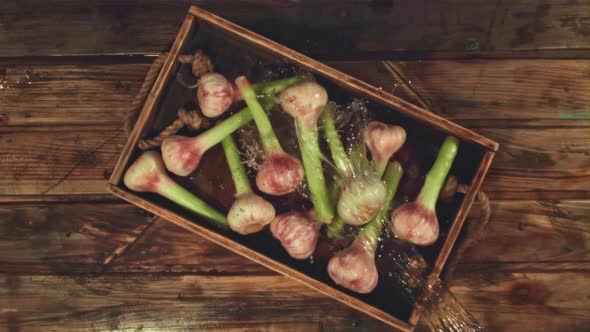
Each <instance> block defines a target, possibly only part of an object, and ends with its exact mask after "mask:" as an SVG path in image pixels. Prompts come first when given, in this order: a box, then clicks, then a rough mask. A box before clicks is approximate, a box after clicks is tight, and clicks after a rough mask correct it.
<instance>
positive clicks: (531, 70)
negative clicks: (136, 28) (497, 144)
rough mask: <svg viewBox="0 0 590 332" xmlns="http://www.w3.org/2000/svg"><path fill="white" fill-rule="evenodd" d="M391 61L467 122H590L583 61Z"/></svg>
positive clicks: (588, 79)
mask: <svg viewBox="0 0 590 332" xmlns="http://www.w3.org/2000/svg"><path fill="white" fill-rule="evenodd" d="M392 64H393V65H394V66H395V67H396V68H398V69H399V70H400V72H401V74H402V75H403V76H404V77H405V79H407V80H408V81H409V82H411V83H412V87H413V88H414V89H415V90H416V91H417V92H418V93H419V94H420V95H421V96H422V97H423V98H424V99H425V100H426V101H427V102H428V104H429V106H430V108H431V109H432V110H433V111H434V112H435V113H437V114H439V115H441V116H443V117H445V118H448V119H451V120H456V121H458V122H459V123H461V124H463V125H466V126H468V127H474V126H477V127H491V126H496V127H514V126H539V125H540V126H551V125H553V126H565V125H567V126H585V127H588V126H590V96H589V95H588V93H587V92H588V91H590V61H587V60H561V61H554V60H541V59H537V60H534V61H529V60H502V61H487V60H480V61H413V62H401V63H400V62H393V63H392ZM555 120H559V121H555Z"/></svg>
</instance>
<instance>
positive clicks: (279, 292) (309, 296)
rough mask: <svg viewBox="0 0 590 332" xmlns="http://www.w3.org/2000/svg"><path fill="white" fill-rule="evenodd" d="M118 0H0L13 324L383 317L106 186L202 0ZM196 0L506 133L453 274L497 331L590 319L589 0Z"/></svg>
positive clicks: (183, 324) (4, 274)
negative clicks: (483, 204)
mask: <svg viewBox="0 0 590 332" xmlns="http://www.w3.org/2000/svg"><path fill="white" fill-rule="evenodd" d="M118 3H119V4H118V5H117V4H115V2H114V1H101V2H99V1H90V2H84V3H83V4H82V3H80V2H78V1H57V2H52V3H51V5H50V4H49V2H44V1H33V0H29V1H19V2H1V3H0V46H1V47H0V273H1V277H0V285H1V287H0V330H2V331H4V330H6V331H66V330H67V331H86V330H96V331H104V330H113V331H118V330H137V331H141V330H146V331H147V330H176V331H185V330H197V329H198V330H209V331H219V330H227V331H233V330H235V331H238V330H262V331H270V330H274V331H284V330H290V331H333V330H343V331H365V330H369V331H380V330H383V331H385V330H388V329H387V327H386V326H385V325H383V324H381V323H379V322H377V321H375V320H373V319H370V318H368V317H366V316H364V315H362V314H360V313H358V312H356V311H354V310H352V309H349V308H347V307H345V306H343V305H341V304H339V303H337V302H335V301H332V300H330V299H328V298H326V297H324V296H321V295H318V294H316V293H315V292H313V291H310V290H308V289H306V288H305V287H303V286H300V285H298V284H296V283H294V282H292V281H290V280H289V279H287V278H284V277H281V276H277V275H276V274H275V273H273V272H271V271H269V270H267V269H265V268H263V267H260V266H258V265H256V264H254V263H252V262H250V261H248V260H246V259H244V258H242V257H240V256H238V255H236V254H233V253H231V252H229V251H227V250H225V249H222V248H220V247H218V246H215V245H213V244H211V243H209V242H208V241H206V240H204V239H202V238H199V237H196V236H194V235H192V234H189V233H187V232H186V231H183V230H182V229H180V228H178V227H177V226H174V225H171V224H169V223H167V222H166V221H165V220H161V219H157V218H156V219H154V218H152V216H150V215H148V214H146V213H144V212H142V211H141V210H140V209H138V208H135V207H133V206H130V205H127V204H124V203H121V202H119V201H117V200H116V199H114V198H113V197H112V196H110V195H109V194H107V193H106V191H105V186H106V179H107V178H108V176H109V175H110V171H111V170H112V167H113V166H114V163H115V162H116V158H117V156H118V154H119V152H120V149H121V147H122V144H123V143H124V142H125V137H124V134H123V132H122V129H121V128H122V121H123V119H124V116H125V112H126V110H127V109H128V107H129V106H130V104H131V101H132V100H133V97H134V96H135V94H136V92H137V91H138V89H139V86H140V85H141V83H142V81H143V77H144V75H145V73H146V71H147V69H148V67H149V63H151V61H152V60H153V57H151V56H145V55H153V54H158V53H160V52H162V51H165V50H166V49H167V48H169V46H170V43H171V42H172V40H173V37H174V35H175V34H176V32H177V29H178V26H179V24H180V22H181V21H182V19H183V16H184V12H185V10H186V8H187V4H188V3H189V1H164V0H161V1H140V0H135V1H131V0H129V1H123V2H118ZM192 3H198V4H202V5H203V6H204V7H205V8H209V9H212V10H213V11H215V12H217V13H219V14H220V15H222V16H225V17H227V18H230V19H232V20H235V21H236V22H239V23H242V24H244V25H246V26H248V27H252V28H253V29H254V30H255V31H258V32H261V33H263V34H266V35H267V36H270V37H272V38H274V39H276V40H279V41H281V42H284V43H285V44H287V45H289V46H291V47H294V48H296V49H298V50H300V51H303V52H305V53H308V54H311V55H313V56H317V57H319V58H321V59H323V60H325V61H328V62H329V63H330V64H331V65H333V66H335V67H337V68H339V69H341V70H343V71H345V72H348V73H351V74H353V75H355V76H357V77H359V78H362V79H364V80H367V81H368V82H370V83H373V84H375V85H378V86H381V87H383V88H384V89H386V90H387V91H390V92H393V93H395V94H399V95H402V96H403V92H402V91H401V90H400V88H399V82H398V81H396V80H395V79H394V76H393V75H392V73H391V68H392V67H395V68H397V69H398V70H399V74H401V76H402V77H403V78H404V79H405V80H406V81H408V82H411V84H410V86H411V87H412V88H413V89H415V91H417V92H418V93H419V94H420V95H421V96H422V97H423V99H424V101H425V102H426V103H428V104H429V105H430V106H431V107H432V109H433V111H434V112H436V113H437V114H441V115H443V116H445V117H447V118H449V119H452V120H454V121H457V122H458V123H460V124H462V125H464V126H466V127H468V128H471V129H474V130H476V131H478V132H480V133H482V134H484V135H486V136H488V137H490V138H492V139H494V140H496V141H498V142H499V143H500V144H501V149H500V150H499V152H498V154H497V157H496V159H495V161H494V164H493V166H492V169H491V171H490V174H489V176H488V178H487V180H486V182H485V183H484V189H485V191H486V192H487V193H489V196H490V197H491V198H492V219H491V221H490V224H489V226H488V228H487V229H486V230H485V231H484V232H483V233H482V234H481V236H480V241H479V244H478V245H477V246H476V247H474V248H472V249H471V250H469V251H467V252H466V253H465V255H464V257H463V259H462V261H461V263H460V264H459V267H458V268H457V270H456V272H455V277H454V279H453V280H452V281H451V289H452V291H453V292H454V293H455V295H456V296H457V298H458V299H459V300H460V301H461V302H462V303H463V304H464V305H465V307H466V308H467V309H468V310H469V311H471V312H472V313H473V314H474V315H475V316H476V317H477V318H478V319H480V320H481V321H482V322H483V323H484V324H486V325H487V326H488V327H489V328H490V330H491V331H540V330H543V331H587V330H588V328H589V327H590V317H589V315H590V277H589V275H590V274H589V272H590V257H589V251H588V247H589V245H590V235H589V227H590V226H589V223H590V104H589V99H590V97H589V96H590V95H589V94H588V91H590V53H589V51H590V41H589V38H590V30H589V26H590V16H589V15H590V4H589V3H588V1H565V0H564V1H557V0H555V1H525V0H520V1H511V2H508V1H483V0H482V1H449V2H447V4H446V5H442V2H439V1H425V0H423V1H419V4H417V3H416V1H411V2H410V1H408V2H405V1H393V2H391V3H390V2H389V1H357V2H354V3H353V2H346V3H345V4H339V5H335V3H334V2H329V1H322V2H320V3H322V4H324V5H325V4H326V3H330V4H332V5H331V6H328V7H325V6H324V7H322V8H327V9H325V10H327V13H326V14H324V15H322V18H321V19H318V15H319V12H320V10H319V9H318V8H319V7H318V6H319V5H318V4H316V3H315V2H314V3H307V2H300V1H270V0H249V1H244V2H240V4H236V3H232V2H229V1H217V2H215V1H201V2H198V1H193V2H192ZM368 21H370V22H371V24H368V23H367V22H368ZM146 23H149V24H146ZM303 27H305V28H303ZM278 31H280V32H281V33H280V34H279V32H278ZM288 31H297V34H292V33H286V32H288ZM334 31H338V33H337V34H336V35H337V37H336V38H332V37H333V36H334V35H335V33H334ZM376 31H379V33H376ZM383 31H388V32H387V33H383ZM156 32H157V33H156ZM283 32H284V33H283ZM306 36H307V37H306ZM129 54H132V56H129ZM55 55H60V56H59V57H55ZM392 65H393V66H392ZM477 214H478V209H477V207H475V208H474V210H473V212H472V215H471V216H470V218H476V217H477Z"/></svg>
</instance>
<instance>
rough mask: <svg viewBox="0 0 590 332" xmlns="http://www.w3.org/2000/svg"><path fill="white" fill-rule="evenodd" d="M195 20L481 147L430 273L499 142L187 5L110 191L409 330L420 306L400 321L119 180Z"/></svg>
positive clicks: (441, 260)
mask: <svg viewBox="0 0 590 332" xmlns="http://www.w3.org/2000/svg"><path fill="white" fill-rule="evenodd" d="M198 22H205V23H207V24H210V25H212V26H214V27H216V28H218V29H220V30H222V31H224V32H227V33H229V34H231V35H232V36H233V37H236V38H238V39H239V40H241V41H243V42H244V43H248V44H250V45H252V46H254V47H258V48H262V49H265V50H266V51H269V52H271V53H274V54H276V55H277V56H280V57H283V58H285V59H288V60H289V61H291V62H292V63H294V64H297V65H299V66H301V67H303V68H306V69H308V70H309V71H311V72H313V73H314V74H316V75H320V76H323V77H324V78H327V79H329V80H331V81H334V82H337V83H338V84H339V85H341V86H344V87H345V88H346V89H348V90H349V91H352V92H354V93H357V94H360V95H363V96H366V97H367V98H369V99H372V100H375V101H378V102H380V103H381V104H383V105H385V106H387V107H389V108H392V109H394V110H395V111H398V112H400V113H402V114H404V115H406V116H408V117H410V118H413V119H414V120H416V121H419V122H423V123H427V124H428V125H430V126H431V127H433V128H435V129H438V130H440V131H442V132H445V133H448V134H450V135H454V136H456V137H458V138H459V139H460V140H462V141H468V142H471V143H474V144H476V145H479V146H480V147H482V148H484V149H485V152H484V154H483V157H482V160H481V162H480V164H479V166H478V168H477V171H476V173H475V175H474V177H473V181H472V183H471V186H470V187H469V189H468V190H467V192H466V193H465V197H464V199H463V202H462V204H461V206H460V208H459V211H458V212H457V214H456V217H455V220H454V221H453V223H452V226H451V228H450V229H449V232H448V234H447V238H446V239H445V241H444V243H443V245H442V247H441V250H440V252H439V253H438V256H437V259H436V261H435V263H434V266H433V270H432V272H431V277H437V276H438V275H439V274H440V272H441V271H442V269H443V268H444V265H445V262H446V261H447V258H448V257H449V254H450V253H451V250H452V248H453V246H454V244H455V241H456V240H457V237H458V235H459V232H460V230H461V228H462V227H463V223H464V221H465V218H466V216H467V213H468V211H469V209H470V207H471V204H472V203H473V200H474V198H475V196H476V194H477V192H478V191H479V189H480V187H481V184H482V182H483V179H484V177H485V175H486V173H487V172H488V169H489V167H490V164H491V162H492V159H493V157H494V154H495V152H496V151H497V150H498V144H497V143H496V142H494V141H491V140H489V139H487V138H485V137H483V136H481V135H479V134H476V133H474V132H472V131H470V130H468V129H466V128H463V127H461V126H459V125H457V124H455V123H453V122H451V121H448V120H446V119H444V118H441V117H439V116H437V115H434V114H432V113H431V112H429V111H427V110H425V109H422V108H420V107H418V106H416V105H413V104H411V103H409V102H407V101H405V100H402V99H400V98H398V97H395V96H393V95H390V94H388V93H386V92H383V91H382V90H380V89H377V88H376V87H374V86H371V85H369V84H367V83H365V82H362V81H360V80H358V79H355V78H353V77H351V76H349V75H347V74H344V73H342V72H340V71H338V70H335V69H333V68H330V67H328V66H326V65H324V64H321V63H319V62H317V61H315V60H312V59H310V58H308V57H306V56H304V55H302V54H300V53H297V52H295V51H293V50H291V49H289V48H287V47H285V46H282V45H280V44H277V43H275V42H273V41H271V40H269V39H267V38H264V37H262V36H260V35H258V34H255V33H253V32H251V31H249V30H247V29H245V28H243V27H240V26H238V25H235V24H233V23H231V22H229V21H227V20H224V19H222V18H220V17H218V16H216V15H213V14H211V13H209V12H207V11H204V10H202V9H200V8H197V7H194V6H193V7H191V8H190V9H189V12H188V14H187V16H186V18H185V20H184V22H183V24H182V26H181V28H180V31H179V33H178V35H177V36H176V40H175V41H174V44H173V45H172V48H171V49H170V52H169V54H168V57H167V59H166V61H165V63H164V65H163V67H162V69H161V71H160V73H159V75H158V78H157V79H156V81H155V84H154V85H153V87H152V90H151V92H150V94H149V96H148V97H147V99H146V102H145V104H144V106H143V109H142V112H141V114H140V116H139V118H138V120H137V123H136V125H135V128H134V129H133V131H132V133H131V134H130V136H129V139H128V141H127V144H126V145H125V147H124V148H123V152H122V153H121V156H120V157H119V160H118V162H117V165H116V166H115V168H114V170H113V173H112V176H111V178H110V179H109V184H108V190H109V191H110V192H111V193H113V194H115V195H116V196H119V197H120V198H122V199H124V200H126V201H128V202H130V203H132V204H135V205H137V206H139V207H141V208H143V209H145V210H147V211H150V212H152V213H154V214H156V215H158V216H160V217H163V218H165V219H167V220H169V221H171V222H173V223H175V224H177V225H179V226H181V227H183V228H185V229H187V230H189V231H191V232H194V233H196V234H199V235H201V236H203V237H205V238H207V239H209V240H211V241H213V242H215V243H217V244H219V245H221V246H223V247H225V248H228V249H230V250H232V251H234V252H236V253H238V254H240V255H242V256H244V257H246V258H249V259H251V260H253V261H255V262H257V263H259V264H262V265H264V266H266V267H268V268H270V269H272V270H274V271H277V272H279V273H281V274H283V275H285V276H287V277H290V278H292V279H295V280H297V281H299V282H302V283H304V284H305V285H307V286H309V287H311V288H313V289H315V290H317V291H319V292H321V293H323V294H325V295H328V296H330V297H332V298H334V299H336V300H338V301H341V302H343V303H345V304H347V305H349V306H351V307H354V308H356V309H358V310H360V311H362V312H364V313H366V314H368V315H370V316H372V317H374V318H377V319H379V320H381V321H383V322H385V323H387V324H389V325H391V326H393V327H395V328H398V329H400V330H403V331H412V330H413V328H414V325H415V324H416V323H417V321H418V318H419V309H416V308H414V309H413V311H412V314H411V316H410V319H409V321H408V322H404V321H402V320H400V319H398V318H396V317H394V316H392V315H390V314H388V313H386V312H384V311H382V310H380V309H378V308H376V307H373V306H371V305H369V304H367V303H365V302H363V301H361V300H359V299H356V298H354V297H352V296H350V295H348V294H345V293H343V292H341V291H339V290H337V289H335V288H333V287H332V286H330V285H327V284H324V283H322V282H320V281H318V280H315V279H313V278H311V277H309V276H307V275H305V274H303V273H301V272H299V271H297V270H295V269H293V268H291V267H289V266H287V265H285V264H283V263H280V262H278V261H275V260H273V259H271V258H269V257H267V256H265V255H262V254H260V253H259V252H257V251H254V250H252V249H250V248H248V247H245V246H244V245H242V244H239V243H237V242H235V241H233V240H231V239H229V238H227V237H225V236H224V235H222V234H219V233H217V232H215V231H213V230H209V229H207V228H205V227H203V226H201V225H199V224H197V223H195V222H192V221H190V220H188V219H187V218H185V217H183V216H181V215H179V214H177V213H175V212H173V211H171V210H168V209H166V208H163V207H161V206H158V205H156V204H154V203H152V202H149V201H147V200H145V199H143V198H141V197H139V196H137V195H136V194H134V193H133V192H131V191H129V190H127V189H126V188H125V187H124V186H123V185H122V178H123V174H124V171H125V170H126V169H127V166H128V164H129V162H130V158H131V156H132V154H133V152H134V150H135V149H136V148H137V143H138V141H139V139H140V137H142V136H143V135H144V134H145V133H146V131H147V129H149V125H150V123H151V121H152V120H153V118H154V115H155V113H156V110H157V105H158V103H159V101H160V100H161V98H162V95H163V91H164V88H165V87H166V83H167V82H168V80H169V79H170V78H171V74H172V73H173V71H174V68H175V66H176V64H177V57H178V55H179V53H180V51H181V50H182V49H183V47H184V45H185V43H186V41H187V39H188V37H189V36H190V33H191V31H192V29H193V28H194V27H195V25H196V24H197V23H198Z"/></svg>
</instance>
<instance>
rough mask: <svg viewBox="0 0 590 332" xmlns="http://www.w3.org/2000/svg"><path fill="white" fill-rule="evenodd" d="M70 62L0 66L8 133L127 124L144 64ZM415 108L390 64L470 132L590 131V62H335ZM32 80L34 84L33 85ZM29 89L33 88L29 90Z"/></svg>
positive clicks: (0, 107) (0, 102)
mask: <svg viewBox="0 0 590 332" xmlns="http://www.w3.org/2000/svg"><path fill="white" fill-rule="evenodd" d="M152 59H153V58H146V59H144V58H138V59H135V60H134V61H137V62H134V63H129V62H126V61H123V59H121V58H114V59H111V60H110V61H112V62H111V63H105V62H104V60H101V59H100V58H99V59H97V58H89V59H86V58H72V59H69V60H68V62H69V63H64V60H60V59H45V60H40V61H36V62H32V61H28V62H26V61H25V62H23V61H20V62H19V61H17V60H14V61H10V62H9V61H0V73H2V74H0V81H1V82H2V83H1V85H2V87H0V118H1V122H0V123H1V124H2V125H5V126H22V125H55V124H115V123H121V122H122V121H123V119H124V117H125V114H126V112H127V110H128V109H129V107H130V106H131V102H132V100H133V98H134V97H135V94H136V93H137V91H138V90H139V86H140V85H141V83H142V81H143V79H144V77H145V74H146V72H147V69H148V67H149V64H148V63H145V62H146V61H150V60H152ZM328 64H329V65H332V66H334V67H336V68H337V69H339V70H342V71H344V72H346V73H348V74H351V75H353V76H356V77H358V78H360V79H362V80H365V81H367V82H369V83H371V84H373V85H375V86H378V87H382V88H383V89H384V90H385V91H387V92H390V93H393V94H395V95H397V96H399V97H401V98H403V99H406V100H409V101H412V102H414V103H417V101H416V100H415V98H413V97H412V96H411V94H409V93H407V92H406V91H405V86H404V84H402V82H401V81H400V80H399V79H396V78H395V77H394V76H393V74H392V72H391V70H394V69H392V67H391V64H393V65H394V66H395V69H397V70H399V72H400V74H401V75H402V76H403V77H404V79H405V80H406V81H409V82H411V84H410V86H411V88H412V89H414V90H415V91H416V92H418V93H419V94H420V95H421V96H422V97H423V98H424V99H425V100H426V101H427V102H428V104H429V106H430V108H431V109H433V111H434V112H435V113H437V114H439V115H442V116H444V117H446V118H448V119H451V120H454V121H457V122H459V123H461V124H463V125H465V126H467V127H469V128H478V127H539V126H542V127H551V126H554V127H564V126H569V127H572V126H573V127H582V126H589V125H590V106H589V105H590V100H589V97H588V94H587V93H585V92H586V91H589V90H590V71H589V70H590V61H587V60H575V61H574V60H534V61H532V60H529V61H524V60H479V61H442V60H438V61H407V62H402V63H399V62H382V61H336V62H334V61H333V62H329V63H328ZM27 75H28V76H29V79H27ZM27 82H30V84H28V83H27Z"/></svg>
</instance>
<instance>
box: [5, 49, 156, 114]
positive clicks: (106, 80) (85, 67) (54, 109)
mask: <svg viewBox="0 0 590 332" xmlns="http://www.w3.org/2000/svg"><path fill="white" fill-rule="evenodd" d="M93 62H94V63H93ZM97 62H98V61H97V60H94V61H92V60H91V61H88V62H87V63H85V64H63V63H60V62H58V61H48V62H46V63H44V64H28V65H27V64H26V63H24V64H23V63H18V64H17V63H14V62H13V63H10V62H7V61H6V62H1V61H0V81H1V82H2V83H1V84H0V85H1V87H0V117H1V124H2V125H5V126H22V125H53V124H72V125H75V124H115V123H117V124H119V123H122V121H123V119H124V118H125V114H127V112H128V110H129V108H130V107H131V103H132V101H133V98H134V96H135V94H136V93H137V91H138V90H139V87H140V86H141V83H142V82H143V79H144V77H145V74H146V71H147V69H148V67H149V65H148V64H142V63H109V64H104V63H103V64H98V63H97Z"/></svg>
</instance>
